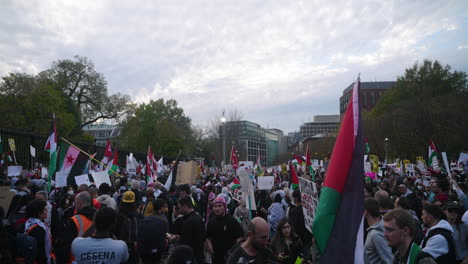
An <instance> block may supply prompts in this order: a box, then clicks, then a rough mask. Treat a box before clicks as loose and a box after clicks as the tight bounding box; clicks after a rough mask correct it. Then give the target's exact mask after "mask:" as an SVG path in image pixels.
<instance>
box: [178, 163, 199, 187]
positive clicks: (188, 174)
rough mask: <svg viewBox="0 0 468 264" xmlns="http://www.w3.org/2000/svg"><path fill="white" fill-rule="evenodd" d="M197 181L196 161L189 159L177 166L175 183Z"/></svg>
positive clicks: (192, 182)
mask: <svg viewBox="0 0 468 264" xmlns="http://www.w3.org/2000/svg"><path fill="white" fill-rule="evenodd" d="M196 181H197V162H196V161H193V160H192V161H189V162H185V163H181V164H179V167H177V177H176V184H177V185H180V184H195V182H196Z"/></svg>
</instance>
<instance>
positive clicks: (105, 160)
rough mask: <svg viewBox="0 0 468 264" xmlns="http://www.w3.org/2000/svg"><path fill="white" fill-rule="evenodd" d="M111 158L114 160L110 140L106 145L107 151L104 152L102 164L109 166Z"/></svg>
mask: <svg viewBox="0 0 468 264" xmlns="http://www.w3.org/2000/svg"><path fill="white" fill-rule="evenodd" d="M111 158H112V149H111V143H110V140H109V139H108V140H107V143H106V149H105V150H104V156H103V157H102V160H101V162H102V164H105V165H106V166H107V164H108V163H109V161H110V160H111ZM102 169H103V170H104V169H105V168H102Z"/></svg>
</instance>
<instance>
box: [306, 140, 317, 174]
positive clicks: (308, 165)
mask: <svg viewBox="0 0 468 264" xmlns="http://www.w3.org/2000/svg"><path fill="white" fill-rule="evenodd" d="M306 172H308V173H309V174H310V179H311V180H312V181H313V182H315V171H314V168H313V167H312V161H310V151H309V146H307V153H306Z"/></svg>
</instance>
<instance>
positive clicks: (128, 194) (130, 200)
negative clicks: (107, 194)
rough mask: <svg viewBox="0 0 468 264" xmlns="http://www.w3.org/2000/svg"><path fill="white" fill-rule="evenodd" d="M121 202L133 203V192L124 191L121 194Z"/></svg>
mask: <svg viewBox="0 0 468 264" xmlns="http://www.w3.org/2000/svg"><path fill="white" fill-rule="evenodd" d="M122 202H124V203H134V202H135V193H134V192H132V191H126V192H125V193H124V195H123V199H122Z"/></svg>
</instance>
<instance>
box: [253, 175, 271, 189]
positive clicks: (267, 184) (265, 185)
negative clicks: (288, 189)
mask: <svg viewBox="0 0 468 264" xmlns="http://www.w3.org/2000/svg"><path fill="white" fill-rule="evenodd" d="M257 181H258V183H257V187H258V189H259V190H271V188H273V185H274V183H275V177H274V176H263V177H258V179H257Z"/></svg>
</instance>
